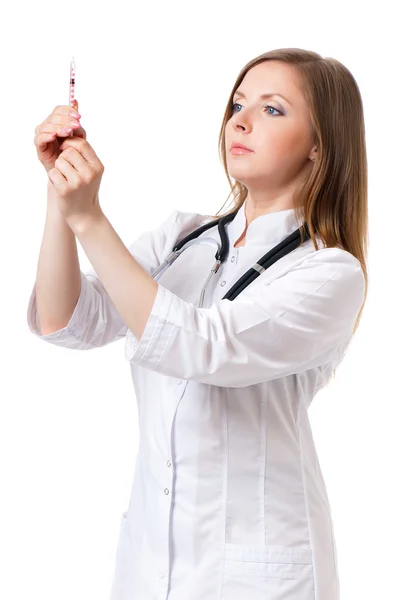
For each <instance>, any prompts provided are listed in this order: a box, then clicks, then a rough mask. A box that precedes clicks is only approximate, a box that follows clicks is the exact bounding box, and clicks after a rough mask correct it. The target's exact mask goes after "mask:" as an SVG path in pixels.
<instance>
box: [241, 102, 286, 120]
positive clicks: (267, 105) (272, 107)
mask: <svg viewBox="0 0 398 600" xmlns="http://www.w3.org/2000/svg"><path fill="white" fill-rule="evenodd" d="M235 106H242V105H241V104H239V103H238V102H234V103H233V104H232V114H235V110H234V108H235ZM264 108H265V109H269V108H271V109H272V110H276V112H277V113H279V114H280V115H282V114H283V113H282V112H281V111H280V110H278V109H277V108H275V107H274V106H270V105H269V104H266V105H265V106H264ZM268 114H269V115H271V117H274V116H277V115H275V114H274V113H268Z"/></svg>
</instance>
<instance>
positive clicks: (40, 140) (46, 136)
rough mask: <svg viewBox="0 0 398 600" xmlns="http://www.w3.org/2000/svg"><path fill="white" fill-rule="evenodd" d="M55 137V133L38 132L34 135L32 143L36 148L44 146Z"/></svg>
mask: <svg viewBox="0 0 398 600" xmlns="http://www.w3.org/2000/svg"><path fill="white" fill-rule="evenodd" d="M56 137H57V134H56V133H55V132H54V133H39V134H38V135H36V136H35V139H34V143H35V146H36V147H37V148H40V149H42V148H44V147H45V146H47V144H51V142H53V141H54V140H55V138H56Z"/></svg>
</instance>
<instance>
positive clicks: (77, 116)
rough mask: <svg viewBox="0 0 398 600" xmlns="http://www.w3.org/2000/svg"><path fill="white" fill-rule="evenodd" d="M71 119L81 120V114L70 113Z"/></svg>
mask: <svg viewBox="0 0 398 600" xmlns="http://www.w3.org/2000/svg"><path fill="white" fill-rule="evenodd" d="M69 114H70V116H71V117H73V118H74V119H80V118H81V115H79V113H75V112H71V113H69Z"/></svg>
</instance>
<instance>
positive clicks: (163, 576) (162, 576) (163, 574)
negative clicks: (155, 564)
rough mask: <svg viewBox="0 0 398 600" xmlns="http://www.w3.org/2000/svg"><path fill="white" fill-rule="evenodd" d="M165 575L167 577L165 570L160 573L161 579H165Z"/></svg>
mask: <svg viewBox="0 0 398 600" xmlns="http://www.w3.org/2000/svg"><path fill="white" fill-rule="evenodd" d="M165 577H166V573H165V572H164V571H162V572H161V573H159V579H164V578H165Z"/></svg>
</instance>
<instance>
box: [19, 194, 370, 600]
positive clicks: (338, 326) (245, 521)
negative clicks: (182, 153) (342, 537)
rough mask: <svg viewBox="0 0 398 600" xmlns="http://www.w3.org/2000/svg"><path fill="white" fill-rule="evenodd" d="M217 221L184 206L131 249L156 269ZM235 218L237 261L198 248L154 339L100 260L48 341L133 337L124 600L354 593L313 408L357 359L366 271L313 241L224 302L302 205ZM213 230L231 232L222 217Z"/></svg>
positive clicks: (178, 271)
mask: <svg viewBox="0 0 398 600" xmlns="http://www.w3.org/2000/svg"><path fill="white" fill-rule="evenodd" d="M207 221H208V219H206V217H204V216H203V215H200V214H196V213H188V212H182V211H178V210H175V211H173V212H172V213H171V214H170V216H169V217H168V218H167V219H166V220H165V221H164V222H163V223H162V224H161V225H160V226H158V227H156V228H155V229H154V230H152V231H149V232H146V233H144V234H143V235H142V236H141V237H139V238H138V239H137V240H136V241H134V242H133V243H132V244H131V245H130V246H129V251H130V252H131V254H132V255H133V256H134V257H135V258H136V259H137V261H138V262H139V263H140V264H141V265H142V266H143V267H144V268H145V269H146V270H147V271H148V272H149V273H151V274H152V273H153V272H154V270H155V269H156V268H157V267H158V266H159V264H160V262H161V261H162V260H163V259H164V258H165V257H166V256H167V255H168V254H169V253H170V251H171V250H172V248H173V246H174V245H175V243H176V241H177V240H180V239H182V237H183V236H185V235H187V234H188V233H190V232H191V231H193V230H194V229H195V228H197V227H199V226H200V225H201V224H203V223H205V222H207ZM245 225H246V217H245V204H244V205H243V206H242V207H241V209H240V210H239V213H238V214H237V216H236V217H235V219H234V220H233V221H232V222H231V223H229V224H228V225H227V228H226V229H227V233H228V236H229V242H230V248H229V254H228V257H227V260H226V261H225V263H223V264H222V266H221V267H220V269H219V271H218V273H217V274H216V275H215V277H214V280H213V283H212V285H211V286H209V287H208V291H207V293H206V296H205V301H204V307H201V308H199V307H198V304H199V298H200V292H201V289H202V286H203V284H204V282H205V281H206V278H207V276H208V274H209V271H210V269H211V267H212V266H213V265H214V261H215V259H214V254H215V246H212V245H205V244H202V245H199V246H194V247H192V248H188V249H187V250H185V251H184V252H183V254H182V255H181V256H180V257H179V258H178V259H177V260H176V261H175V263H174V264H173V265H172V266H171V267H170V268H169V269H168V270H167V272H165V273H164V274H163V275H162V276H161V277H160V279H159V280H158V282H159V289H158V293H157V296H156V299H155V302H154V305H153V308H152V312H151V315H150V317H149V320H148V322H147V325H146V328H145V331H144V333H143V336H142V339H141V341H140V342H138V340H137V339H136V338H135V337H134V335H133V334H132V332H131V331H130V330H128V329H127V327H126V325H125V324H124V322H123V321H122V319H121V317H120V316H119V314H118V313H117V311H116V309H115V307H114V305H113V303H112V302H111V300H110V298H109V296H108V295H107V293H106V291H105V289H104V287H103V285H102V283H101V282H100V280H99V279H98V278H97V277H96V274H95V271H94V270H93V269H91V270H89V271H88V272H86V273H81V282H82V289H81V295H80V298H79V300H78V303H77V305H76V308H75V310H74V313H73V314H72V316H71V319H70V321H69V323H68V324H67V326H66V327H65V328H63V329H61V330H59V331H56V332H54V333H51V334H49V335H41V333H40V329H39V328H38V327H37V322H36V299H35V289H33V292H32V295H31V298H30V301H29V307H28V323H29V327H30V329H31V331H32V332H33V333H34V334H35V335H37V336H38V337H40V338H41V339H42V340H44V341H47V342H49V343H52V344H55V345H58V346H63V347H66V348H71V349H82V350H90V349H92V348H98V347H101V346H105V345H106V344H109V343H111V342H113V341H115V340H118V339H120V338H125V358H126V360H127V361H128V364H129V366H130V369H131V374H132V379H133V383H134V388H135V393H136V398H137V403H138V414H139V426H140V442H139V451H138V455H137V458H136V463H135V471H134V479H133V483H132V489H131V495H130V500H129V503H128V508H127V510H126V511H125V512H124V513H123V515H122V516H121V523H120V534H119V541H118V547H117V552H116V560H115V571H114V577H113V583H112V590H111V594H110V600H242V598H247V600H338V599H339V578H338V567H337V557H336V548H335V540H334V533H333V525H332V518H331V512H330V507H329V502H328V497H327V492H326V489H325V484H324V479H323V477H322V473H321V469H320V465H319V462H318V458H317V453H316V449H315V447H314V442H313V438H312V434H311V427H310V422H309V419H308V414H307V409H308V407H309V405H310V404H311V401H312V399H313V398H314V396H315V394H316V393H317V392H318V391H319V390H320V389H321V388H322V387H323V386H324V385H325V384H326V382H327V380H328V378H329V377H330V375H331V372H332V369H333V368H334V367H336V366H337V364H338V363H339V362H340V361H341V360H342V358H343V355H344V351H345V349H346V348H347V345H348V343H349V341H350V338H351V335H352V329H353V327H354V324H355V320H356V317H357V314H358V311H359V309H360V307H361V304H362V301H363V298H364V291H365V282H364V276H363V272H362V269H361V267H360V263H359V261H358V260H357V259H356V258H355V257H354V256H352V255H351V254H350V253H348V252H346V251H344V250H341V249H337V248H325V247H324V246H323V244H322V243H321V241H320V240H319V238H318V241H319V244H320V249H319V250H318V251H315V248H314V246H313V244H312V241H311V240H308V241H306V242H305V243H304V244H303V245H302V246H301V247H300V248H297V249H296V250H294V251H293V252H291V253H290V254H288V255H287V256H285V257H283V258H282V259H280V260H279V261H277V262H276V263H275V264H273V265H272V266H271V267H270V268H269V269H267V270H266V271H265V272H264V273H263V274H262V275H261V276H260V277H258V278H257V279H256V280H255V282H253V283H252V284H251V285H250V286H248V287H247V288H246V289H245V290H244V291H243V292H242V293H241V294H240V295H239V296H238V297H237V298H236V299H235V300H233V301H230V300H221V298H222V297H223V296H224V294H225V293H226V292H227V290H229V289H230V288H231V287H232V285H233V284H234V282H235V281H236V280H237V279H239V277H240V276H241V275H242V274H243V273H244V272H245V271H246V270H247V269H248V268H249V267H251V266H252V265H253V264H254V263H255V262H256V261H257V259H259V258H260V257H261V256H263V255H264V254H265V253H266V252H267V251H268V250H270V249H271V248H272V247H273V246H275V245H276V244H277V243H279V242H280V241H281V240H282V239H283V238H285V237H286V236H287V235H289V234H290V233H292V232H293V231H294V230H295V229H297V227H298V224H297V223H296V221H295V218H294V212H293V209H288V210H283V211H278V212H273V213H269V214H266V215H261V216H260V217H257V218H256V219H255V220H254V221H252V222H251V223H250V225H249V227H248V230H247V233H246V244H245V246H243V247H239V248H234V243H235V242H236V240H237V239H238V238H239V237H240V235H241V234H242V232H243V230H244V229H245ZM202 236H212V237H214V238H215V239H217V240H219V237H218V231H217V227H215V228H211V229H210V230H208V231H206V232H205V233H203V234H202Z"/></svg>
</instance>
